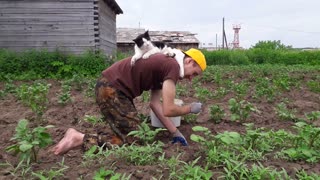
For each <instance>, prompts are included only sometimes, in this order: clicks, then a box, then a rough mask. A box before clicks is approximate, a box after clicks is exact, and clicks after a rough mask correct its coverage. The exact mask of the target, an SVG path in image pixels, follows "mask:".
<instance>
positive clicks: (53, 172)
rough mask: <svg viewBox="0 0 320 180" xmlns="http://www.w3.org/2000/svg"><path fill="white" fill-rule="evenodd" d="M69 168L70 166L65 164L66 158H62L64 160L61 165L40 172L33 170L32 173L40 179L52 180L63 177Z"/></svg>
mask: <svg viewBox="0 0 320 180" xmlns="http://www.w3.org/2000/svg"><path fill="white" fill-rule="evenodd" d="M68 168H69V167H68V166H66V165H65V164H64V158H62V162H60V163H59V167H52V168H51V169H50V170H43V171H40V172H32V175H33V176H36V177H37V178H39V179H40V180H52V179H57V178H59V177H63V176H64V174H63V172H64V171H65V170H67V169H68Z"/></svg>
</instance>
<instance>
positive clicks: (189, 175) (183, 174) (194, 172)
mask: <svg viewBox="0 0 320 180" xmlns="http://www.w3.org/2000/svg"><path fill="white" fill-rule="evenodd" d="M200 158H201V157H198V158H197V159H195V160H194V161H192V162H191V163H186V162H183V161H182V163H184V166H183V167H182V169H181V171H180V173H178V174H177V177H176V178H177V179H181V180H185V179H199V180H204V179H207V180H209V179H210V178H211V177H212V175H213V173H212V172H210V171H209V170H208V169H207V168H202V167H201V166H199V165H196V164H197V162H198V161H199V159H200Z"/></svg>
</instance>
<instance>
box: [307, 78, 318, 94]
mask: <svg viewBox="0 0 320 180" xmlns="http://www.w3.org/2000/svg"><path fill="white" fill-rule="evenodd" d="M307 86H308V88H309V89H310V90H311V91H312V92H315V93H319V92H320V82H319V81H315V80H310V81H308V82H307Z"/></svg>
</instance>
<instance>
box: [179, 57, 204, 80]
mask: <svg viewBox="0 0 320 180" xmlns="http://www.w3.org/2000/svg"><path fill="white" fill-rule="evenodd" d="M201 74H202V70H201V68H200V66H199V65H198V64H197V63H196V62H195V61H194V60H193V59H192V58H190V57H187V59H186V60H185V62H184V77H183V78H184V79H189V80H190V81H191V80H192V79H193V78H194V77H195V76H198V75H201Z"/></svg>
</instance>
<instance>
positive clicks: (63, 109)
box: [0, 80, 320, 179]
mask: <svg viewBox="0 0 320 180" xmlns="http://www.w3.org/2000/svg"><path fill="white" fill-rule="evenodd" d="M21 83H22V82H15V84H16V85H19V84H21ZM23 83H26V82H23ZM29 83H31V82H29ZM47 83H50V84H51V87H50V92H49V95H48V98H49V105H48V108H47V110H46V111H45V113H44V115H43V118H44V119H45V122H38V121H36V120H35V115H34V113H33V112H32V111H31V109H30V108H28V107H25V106H24V105H22V103H21V102H20V101H19V100H17V98H16V97H15V96H14V95H12V94H8V95H7V96H6V97H4V98H3V99H1V100H0V112H1V113H0V164H5V163H10V164H11V165H13V167H10V166H4V167H1V168H0V179H23V177H14V176H13V175H12V174H10V172H13V171H14V167H16V166H17V165H18V163H19V159H18V157H17V156H14V155H13V154H11V153H8V152H6V151H5V148H6V147H8V146H10V145H12V143H13V142H12V141H10V138H12V137H13V136H14V134H15V128H16V126H17V123H18V121H19V120H20V119H28V120H29V121H30V127H36V126H38V125H41V124H43V125H48V124H50V125H53V126H54V128H51V129H50V130H49V133H50V135H51V136H52V138H53V141H54V143H57V142H59V140H61V138H63V136H64V133H65V132H66V130H67V129H68V128H71V127H72V128H75V129H77V130H79V131H81V132H87V133H90V132H94V127H93V125H92V124H89V123H88V122H85V121H84V116H85V115H91V116H99V117H100V112H99V109H98V107H97V105H96V103H95V100H94V98H93V97H91V98H88V97H86V96H85V95H84V92H83V91H77V90H74V89H73V90H72V102H69V103H68V104H67V105H65V106H63V105H60V104H58V96H57V93H59V90H60V89H61V84H60V83H59V82H58V81H56V80H47ZM182 84H185V85H186V86H187V87H191V83H190V82H187V81H183V82H182ZM203 87H207V88H209V89H211V90H214V89H215V88H217V87H215V86H214V85H213V84H212V83H207V84H203ZM3 88H4V83H3V82H0V89H3ZM188 91H190V92H189V93H188V94H189V96H182V97H180V99H182V100H183V101H184V103H185V104H188V103H191V102H194V101H197V99H196V98H195V97H193V96H194V92H193V90H192V89H191V88H190V89H188ZM232 97H233V94H228V95H226V96H225V97H224V98H222V99H208V100H207V101H206V102H205V103H204V109H203V111H202V112H201V114H199V116H198V117H197V121H196V122H190V123H188V122H186V121H184V120H182V123H181V126H180V127H179V130H180V131H181V132H182V133H183V134H184V136H185V137H186V138H187V140H188V142H189V146H188V147H183V146H181V145H179V144H171V138H170V135H169V133H168V132H167V131H164V132H161V133H160V134H158V135H157V137H156V140H160V141H162V142H163V143H164V144H165V145H164V147H163V152H165V157H166V158H170V157H173V156H178V155H179V154H180V160H182V161H185V162H192V161H194V160H195V159H196V158H198V157H199V156H201V158H200V160H199V161H198V164H199V165H203V164H201V163H202V160H203V161H204V158H205V157H203V156H204V154H203V153H201V147H200V146H199V144H198V143H196V142H193V141H191V140H190V135H191V134H193V133H194V132H193V131H192V127H193V126H196V125H199V126H204V127H207V128H209V129H210V130H211V132H212V133H213V134H217V133H219V132H224V131H237V132H239V133H244V132H245V126H244V125H242V124H241V123H239V122H232V121H230V118H228V117H230V116H229V115H230V112H228V100H229V99H230V98H232ZM281 97H286V98H288V99H290V101H291V102H292V103H291V104H290V108H294V109H296V110H297V113H296V115H297V116H298V117H303V116H304V113H305V112H311V111H317V110H319V109H320V95H319V94H317V93H313V92H310V91H308V90H306V89H304V88H302V89H294V90H290V91H289V92H283V93H282V94H281ZM244 99H246V100H247V101H249V102H251V103H252V104H254V105H255V106H256V107H257V108H258V109H259V111H260V112H259V113H252V114H251V116H250V117H249V119H247V120H246V123H250V122H251V123H254V124H255V127H266V128H268V129H273V130H278V129H284V130H288V131H292V128H291V126H292V125H293V124H294V122H292V121H283V120H279V118H278V117H277V115H276V114H275V111H274V107H275V104H277V103H280V98H279V100H276V102H273V103H272V104H270V103H268V102H267V101H266V100H261V101H256V100H253V99H252V97H250V96H249V95H248V96H246V97H245V98H244ZM134 103H135V106H136V108H137V110H138V111H139V113H142V114H144V115H149V107H148V103H146V102H143V101H142V98H141V97H138V98H136V99H135V101H134ZM214 104H217V105H219V106H220V107H222V108H224V109H225V110H226V113H227V116H226V117H225V118H224V119H222V121H221V122H220V123H217V124H216V123H214V122H213V121H212V120H210V115H209V106H210V105H214ZM149 124H150V122H149ZM315 124H317V125H320V122H319V120H318V121H316V122H315ZM104 128H105V129H104V130H105V131H110V129H109V127H108V126H107V125H106V126H105V127H104ZM52 147H53V144H52V145H51V146H50V147H48V148H46V149H43V150H41V151H40V153H39V162H38V163H34V164H32V166H31V168H32V171H33V172H39V171H42V170H49V169H51V168H53V167H59V166H58V164H59V163H61V162H62V161H64V164H65V165H66V166H68V169H67V170H66V171H65V172H64V177H63V178H62V177H61V178H59V179H77V178H79V179H92V177H93V176H94V173H95V172H96V171H98V170H99V169H100V167H101V165H100V164H98V163H91V164H90V165H89V166H84V165H83V163H82V162H83V155H84V153H83V151H82V150H81V148H76V149H74V150H71V151H69V152H68V153H66V154H64V155H58V156H57V155H54V154H53V153H52V152H50V148H52ZM199 152H200V153H199ZM261 163H262V164H263V165H264V166H270V167H273V168H276V169H278V170H281V169H282V168H284V169H285V170H286V171H287V173H288V174H289V175H290V176H291V177H292V178H295V177H294V175H295V171H296V170H301V169H304V170H305V171H306V172H309V173H310V172H313V173H316V174H319V175H320V164H319V163H315V164H310V163H306V162H302V161H301V162H290V161H285V160H282V159H274V158H266V159H265V160H263V161H261ZM104 168H105V169H108V168H110V169H113V170H114V171H115V172H118V173H126V174H127V175H129V174H131V179H152V178H156V179H168V177H169V173H170V170H169V169H164V168H162V167H161V166H159V165H158V164H154V165H146V166H135V165H132V164H129V163H127V162H125V161H123V160H117V159H116V158H113V157H110V159H107V160H106V161H105V164H104ZM212 171H213V172H219V171H223V169H219V168H217V169H213V170H212ZM214 178H217V177H214ZM27 179H30V178H27Z"/></svg>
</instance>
